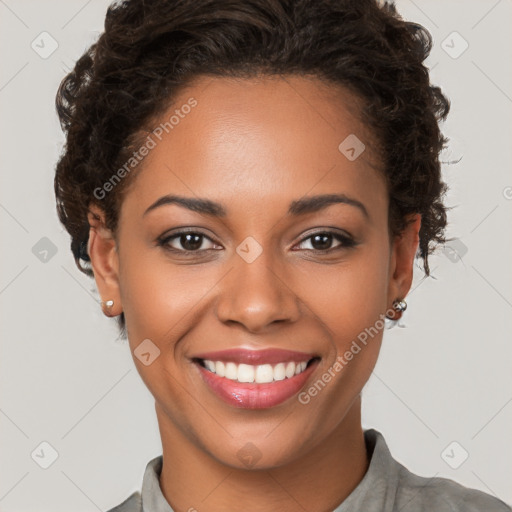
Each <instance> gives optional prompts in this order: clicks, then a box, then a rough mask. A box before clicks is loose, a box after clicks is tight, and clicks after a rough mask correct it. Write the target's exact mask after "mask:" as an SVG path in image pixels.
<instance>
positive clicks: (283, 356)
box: [192, 349, 320, 409]
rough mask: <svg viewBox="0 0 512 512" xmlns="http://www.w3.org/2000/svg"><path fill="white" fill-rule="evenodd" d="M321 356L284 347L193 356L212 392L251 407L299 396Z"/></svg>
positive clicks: (240, 404)
mask: <svg viewBox="0 0 512 512" xmlns="http://www.w3.org/2000/svg"><path fill="white" fill-rule="evenodd" d="M319 359H320V358H319V357H318V356H316V355H315V354H307V353H304V352H295V351H290V350H282V349H266V350H247V349H230V350H223V351H217V352H207V353H206V352H205V353H202V354H197V355H196V356H194V357H193V358H192V360H193V361H194V362H195V363H196V366H197V368H198V370H199V374H200V376H201V377H202V380H203V382H204V383H205V384H206V385H207V386H208V388H209V389H210V390H211V391H213V392H214V393H215V394H216V395H217V396H218V397H220V398H221V399H222V400H223V401H224V402H227V403H228V404H230V405H232V406H234V407H241V408H247V409H264V408H269V407H274V406H276V405H278V404H280V403H282V402H284V401H286V400H287V399H289V398H291V397H292V396H294V395H296V394H297V393H298V392H299V391H300V389H301V388H302V387H303V386H304V384H305V382H306V381H307V379H308V378H309V376H310V375H311V373H312V372H313V371H314V369H315V368H316V367H317V365H318V361H319Z"/></svg>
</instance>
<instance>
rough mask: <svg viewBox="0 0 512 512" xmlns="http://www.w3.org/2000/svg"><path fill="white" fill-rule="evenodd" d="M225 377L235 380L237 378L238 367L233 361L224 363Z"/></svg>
mask: <svg viewBox="0 0 512 512" xmlns="http://www.w3.org/2000/svg"><path fill="white" fill-rule="evenodd" d="M224 377H226V379H231V380H236V379H237V378H238V367H237V365H236V364H235V363H226V374H225V375H224Z"/></svg>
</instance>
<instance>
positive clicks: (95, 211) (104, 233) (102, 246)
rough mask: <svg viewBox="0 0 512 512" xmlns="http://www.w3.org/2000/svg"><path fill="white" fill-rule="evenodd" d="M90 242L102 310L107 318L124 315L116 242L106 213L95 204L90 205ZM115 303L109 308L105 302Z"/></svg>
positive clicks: (91, 257) (88, 215)
mask: <svg viewBox="0 0 512 512" xmlns="http://www.w3.org/2000/svg"><path fill="white" fill-rule="evenodd" d="M87 218H88V221H89V226H90V229H89V241H88V243H87V254H89V258H90V260H91V266H92V270H93V272H94V279H95V280H96V286H97V287H98V291H99V294H100V296H101V300H102V309H103V312H104V313H105V315H106V316H117V315H120V314H121V313H122V305H121V296H120V292H119V256H118V252H117V245H116V241H115V239H114V237H113V235H112V233H111V231H110V230H109V229H107V228H106V224H105V213H104V212H103V210H101V209H100V208H98V207H97V206H96V205H94V204H92V203H91V204H90V205H89V212H88V214H87ZM106 301H114V303H113V306H111V307H107V306H106V305H105V304H104V302H106Z"/></svg>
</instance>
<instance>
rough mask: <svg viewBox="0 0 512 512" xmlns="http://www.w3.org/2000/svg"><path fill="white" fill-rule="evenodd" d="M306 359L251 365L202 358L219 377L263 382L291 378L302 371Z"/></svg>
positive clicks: (205, 364) (239, 380) (206, 365)
mask: <svg viewBox="0 0 512 512" xmlns="http://www.w3.org/2000/svg"><path fill="white" fill-rule="evenodd" d="M307 364H308V363H307V362H306V361H302V362H301V363H294V362H293V361H290V362H288V363H277V364H276V365H274V366H272V365H270V364H260V365H257V366H253V365H250V364H243V363H242V364H236V363H233V362H229V363H224V362H223V361H210V360H208V359H205V360H204V366H205V367H206V368H207V369H208V370H210V371H211V372H213V373H216V374H217V375H218V376H219V377H226V378H227V379H230V380H236V381H238V382H256V383H257V384H264V383H267V382H273V381H279V380H284V379H291V378H292V377H294V376H295V375H298V374H299V373H302V372H303V371H304V370H305V369H306V366H307Z"/></svg>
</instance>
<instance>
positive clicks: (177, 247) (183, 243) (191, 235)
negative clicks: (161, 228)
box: [158, 231, 215, 253]
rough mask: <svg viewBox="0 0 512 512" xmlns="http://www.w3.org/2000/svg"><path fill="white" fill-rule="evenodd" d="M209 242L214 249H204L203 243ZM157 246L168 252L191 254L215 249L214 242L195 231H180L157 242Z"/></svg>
mask: <svg viewBox="0 0 512 512" xmlns="http://www.w3.org/2000/svg"><path fill="white" fill-rule="evenodd" d="M205 241H209V242H210V244H211V245H213V246H214V247H211V246H210V247H208V246H207V247H204V242H205ZM158 245H160V246H162V247H164V248H165V249H167V250H169V251H174V252H182V253H187V252H189V253H191V252H202V251H207V250H211V249H214V248H215V244H214V242H213V241H212V240H211V239H210V238H208V237H207V236H206V235H204V234H203V233H199V232H195V231H181V232H179V233H175V234H173V235H170V236H165V237H163V238H161V239H159V240H158Z"/></svg>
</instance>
